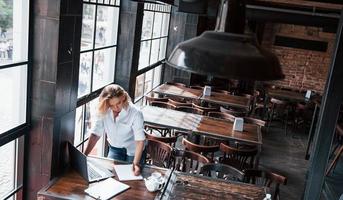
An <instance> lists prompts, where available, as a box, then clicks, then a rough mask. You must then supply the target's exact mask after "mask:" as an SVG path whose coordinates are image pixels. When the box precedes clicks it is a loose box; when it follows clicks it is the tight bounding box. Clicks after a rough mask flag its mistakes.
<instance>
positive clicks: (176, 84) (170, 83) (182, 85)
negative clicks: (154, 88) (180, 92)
mask: <svg viewBox="0 0 343 200" xmlns="http://www.w3.org/2000/svg"><path fill="white" fill-rule="evenodd" d="M165 84H167V85H175V86H181V87H187V86H186V85H185V84H183V83H176V82H166V83H165Z"/></svg>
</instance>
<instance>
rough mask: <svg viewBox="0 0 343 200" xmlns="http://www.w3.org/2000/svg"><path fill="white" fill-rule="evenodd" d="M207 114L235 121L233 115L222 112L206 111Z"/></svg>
mask: <svg viewBox="0 0 343 200" xmlns="http://www.w3.org/2000/svg"><path fill="white" fill-rule="evenodd" d="M208 116H209V117H214V118H219V119H225V120H228V121H231V122H233V121H235V116H233V115H230V114H228V113H223V112H208Z"/></svg>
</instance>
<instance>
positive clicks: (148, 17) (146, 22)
mask: <svg viewBox="0 0 343 200" xmlns="http://www.w3.org/2000/svg"><path fill="white" fill-rule="evenodd" d="M153 19H154V13H153V12H150V11H144V17H143V25H142V37H141V38H142V40H146V39H151V36H152V25H153Z"/></svg>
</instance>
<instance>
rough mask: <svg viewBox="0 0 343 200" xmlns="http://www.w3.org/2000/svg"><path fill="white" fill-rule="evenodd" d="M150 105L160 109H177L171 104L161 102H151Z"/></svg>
mask: <svg viewBox="0 0 343 200" xmlns="http://www.w3.org/2000/svg"><path fill="white" fill-rule="evenodd" d="M150 105H151V106H156V107H160V108H168V109H173V110H174V109H175V108H176V106H174V105H173V104H170V103H167V102H160V101H152V102H150Z"/></svg>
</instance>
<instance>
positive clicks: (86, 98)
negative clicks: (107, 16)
mask: <svg viewBox="0 0 343 200" xmlns="http://www.w3.org/2000/svg"><path fill="white" fill-rule="evenodd" d="M84 3H86V4H90V5H95V9H96V10H95V16H94V17H95V20H94V33H93V38H92V42H93V43H92V48H91V49H87V50H82V51H80V55H81V54H82V53H89V52H92V66H91V83H90V84H91V85H90V93H88V94H86V95H83V96H81V97H79V98H78V100H77V104H76V109H78V108H80V107H82V124H81V126H82V128H81V141H80V142H79V143H77V144H74V145H75V146H76V147H77V148H79V149H80V150H81V151H84V148H85V147H84V145H85V143H86V142H87V141H88V139H89V137H86V129H85V127H86V125H87V124H86V123H87V122H86V118H85V116H86V115H87V104H88V103H89V102H91V101H92V100H94V99H96V98H97V97H98V96H99V95H100V93H101V91H102V89H103V88H104V87H106V86H103V87H101V88H99V89H97V90H95V91H92V89H93V68H94V54H95V53H94V52H96V51H99V50H103V49H111V48H114V47H115V48H116V59H115V66H116V65H117V55H118V51H117V48H118V40H119V23H120V10H121V8H120V5H121V2H120V0H83V4H84ZM98 6H108V7H116V8H119V15H118V28H117V38H116V41H117V42H116V44H115V45H106V46H102V47H96V26H97V21H98V20H97V7H98ZM80 45H81V43H80ZM114 82H115V70H114V73H113V82H111V83H109V84H112V83H114ZM107 85H108V84H107Z"/></svg>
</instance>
